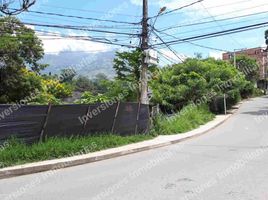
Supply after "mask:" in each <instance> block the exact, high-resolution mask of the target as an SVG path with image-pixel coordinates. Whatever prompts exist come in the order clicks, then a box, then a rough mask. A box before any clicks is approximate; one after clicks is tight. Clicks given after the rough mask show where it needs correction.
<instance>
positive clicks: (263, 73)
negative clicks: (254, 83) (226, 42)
mask: <svg viewBox="0 0 268 200" xmlns="http://www.w3.org/2000/svg"><path fill="white" fill-rule="evenodd" d="M264 50H265V49H264V48H261V47H257V48H251V49H244V50H239V51H236V52H235V55H241V54H244V55H247V56H249V57H251V58H255V59H256V60H257V62H258V64H259V66H260V79H261V80H264V79H265V77H267V69H268V67H267V64H268V58H267V56H268V55H267V52H265V51H264ZM233 57H234V52H227V53H224V54H223V55H222V58H223V60H230V59H231V58H233Z"/></svg>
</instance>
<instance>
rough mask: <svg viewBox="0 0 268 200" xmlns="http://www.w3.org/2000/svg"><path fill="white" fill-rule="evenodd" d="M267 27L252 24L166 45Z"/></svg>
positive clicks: (170, 43)
mask: <svg viewBox="0 0 268 200" xmlns="http://www.w3.org/2000/svg"><path fill="white" fill-rule="evenodd" d="M267 25H268V22H263V23H258V24H252V25H248V26H243V27H238V28H233V29H228V30H225V31H219V32H214V33H209V34H203V35H198V36H193V37H189V38H184V39H180V40H174V41H169V42H166V44H169V45H173V44H176V43H178V42H180V43H183V42H185V41H196V40H201V39H207V38H212V37H218V36H223V35H227V34H233V33H240V32H244V31H249V30H254V29H258V28H262V27H265V26H267ZM163 44H164V45H166V44H165V43H159V44H155V45H154V46H159V45H163Z"/></svg>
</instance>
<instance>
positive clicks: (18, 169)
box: [0, 103, 242, 179]
mask: <svg viewBox="0 0 268 200" xmlns="http://www.w3.org/2000/svg"><path fill="white" fill-rule="evenodd" d="M241 105H242V103H240V104H239V105H238V106H236V109H235V110H232V111H230V112H229V113H230V114H228V115H218V116H216V118H215V119H214V120H213V121H211V122H209V123H207V124H205V125H202V126H200V127H199V128H198V129H195V130H192V131H190V132H187V133H184V134H177V135H168V136H158V137H157V138H154V139H152V140H148V141H144V142H139V143H134V144H130V145H126V146H122V147H117V148H113V149H107V150H103V151H99V152H94V153H90V154H86V155H79V156H75V157H70V158H62V159H56V160H49V161H42V162H37V163H31V164H25V165H20V166H14V167H9V168H4V169H0V179H4V178H11V177H15V176H21V175H27V174H33V173H38V172H44V171H50V170H58V169H62V168H67V167H72V166H77V165H82V164H86V163H92V162H97V161H101V160H106V159H111V158H115V157H119V156H124V155H128V154H133V153H138V152H142V151H146V150H151V149H155V148H159V147H164V146H168V145H171V144H176V143H179V142H182V141H185V140H187V139H191V138H194V137H198V136H200V135H203V134H205V133H207V132H208V131H211V130H213V129H214V128H216V127H218V126H219V125H221V124H222V123H224V122H225V121H226V120H227V119H228V118H229V117H231V116H232V115H233V114H234V113H235V112H236V111H237V109H238V108H239V107H240V106H241Z"/></svg>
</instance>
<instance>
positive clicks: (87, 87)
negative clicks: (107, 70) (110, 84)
mask: <svg viewBox="0 0 268 200" xmlns="http://www.w3.org/2000/svg"><path fill="white" fill-rule="evenodd" d="M74 82H75V90H76V91H79V92H86V91H91V92H92V91H95V85H94V83H93V81H92V80H90V79H89V78H88V77H86V76H81V75H80V76H78V77H77V78H76V80H75V81H74Z"/></svg>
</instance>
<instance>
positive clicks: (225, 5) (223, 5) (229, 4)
mask: <svg viewBox="0 0 268 200" xmlns="http://www.w3.org/2000/svg"><path fill="white" fill-rule="evenodd" d="M247 1H251V0H247ZM242 2H243V3H245V0H242V1H236V2H234V3H227V4H221V5H217V6H211V7H207V9H213V8H219V7H227V6H232V5H235V4H240V3H242ZM192 12H196V10H188V11H187V13H192ZM181 13H183V12H181ZM177 14H178V13H172V14H168V15H165V16H170V15H177Z"/></svg>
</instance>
